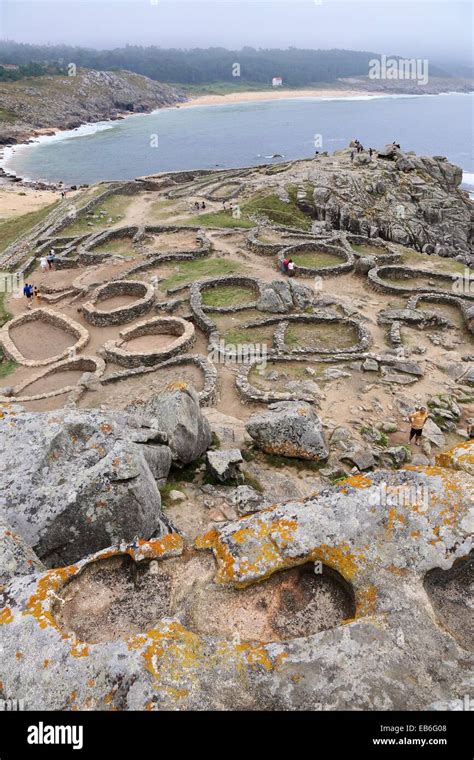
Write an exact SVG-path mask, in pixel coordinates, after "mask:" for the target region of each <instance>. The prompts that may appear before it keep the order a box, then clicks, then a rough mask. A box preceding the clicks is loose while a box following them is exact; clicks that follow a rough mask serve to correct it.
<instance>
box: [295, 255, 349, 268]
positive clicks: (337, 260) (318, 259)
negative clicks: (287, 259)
mask: <svg viewBox="0 0 474 760" xmlns="http://www.w3.org/2000/svg"><path fill="white" fill-rule="evenodd" d="M292 259H293V261H294V262H295V264H296V265H297V266H301V267H309V268H312V269H316V268H317V269H319V268H320V267H335V266H338V264H342V263H343V259H341V257H340V256H336V255H335V254H334V253H324V252H323V251H301V252H300V253H295V254H294V255H293V256H292Z"/></svg>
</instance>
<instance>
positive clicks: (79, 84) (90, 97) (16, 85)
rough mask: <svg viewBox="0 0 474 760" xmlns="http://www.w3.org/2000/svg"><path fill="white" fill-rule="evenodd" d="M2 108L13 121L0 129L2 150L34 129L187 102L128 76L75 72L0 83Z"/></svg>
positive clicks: (150, 82) (68, 125)
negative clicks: (36, 79)
mask: <svg viewBox="0 0 474 760" xmlns="http://www.w3.org/2000/svg"><path fill="white" fill-rule="evenodd" d="M0 100H1V102H2V108H4V109H5V110H8V111H9V112H11V113H13V114H14V115H15V117H16V118H13V119H11V120H7V121H3V122H2V124H1V126H0V145H11V144H14V143H20V142H25V141H26V140H28V139H29V138H30V137H32V136H34V134H35V130H36V129H40V128H41V129H44V128H48V127H50V128H51V129H75V128H76V127H78V126H80V125H81V124H84V123H86V122H96V121H103V120H104V119H115V118H117V117H118V116H119V115H120V114H121V113H124V112H127V113H140V112H147V111H152V110H153V109H155V108H159V107H160V106H170V105H174V104H175V103H180V102H183V101H185V100H186V96H185V94H184V92H182V91H180V90H176V89H175V88H173V87H170V86H169V85H166V84H161V83H160V82H155V81H154V80H152V79H148V77H144V76H140V75H139V74H133V73H132V72H130V71H114V72H112V71H89V70H87V69H78V70H77V71H76V75H75V76H45V77H41V79H39V80H38V83H36V82H32V80H31V79H26V80H20V81H18V82H9V83H7V82H2V83H1V84H0Z"/></svg>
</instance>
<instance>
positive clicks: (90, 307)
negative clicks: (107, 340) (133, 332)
mask: <svg viewBox="0 0 474 760" xmlns="http://www.w3.org/2000/svg"><path fill="white" fill-rule="evenodd" d="M130 296H131V297H132V298H133V300H132V301H130V302H129V303H124V304H123V305H119V306H117V308H112V309H109V310H107V309H99V308H97V304H104V303H105V302H106V301H110V302H111V303H112V304H113V301H112V299H116V298H120V299H124V298H126V297H130ZM154 300H155V291H154V288H153V287H152V286H151V285H148V284H147V283H146V282H141V280H114V281H113V282H109V283H107V284H106V285H102V286H101V287H99V288H97V290H95V291H94V293H93V295H92V298H91V300H90V301H88V302H87V303H85V304H84V306H83V307H82V312H83V314H84V319H85V320H86V321H87V322H89V324H91V325H94V326H95V327H104V326H106V325H121V324H125V323H127V322H132V321H133V320H134V319H136V318H137V317H140V316H142V315H143V314H146V313H147V312H149V311H150V310H151V309H152V307H153V303H154Z"/></svg>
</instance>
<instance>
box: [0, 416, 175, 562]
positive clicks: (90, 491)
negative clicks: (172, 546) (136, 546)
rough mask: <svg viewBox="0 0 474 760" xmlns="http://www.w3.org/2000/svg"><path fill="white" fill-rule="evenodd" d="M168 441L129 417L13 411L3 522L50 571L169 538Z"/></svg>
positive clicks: (4, 434)
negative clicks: (164, 509)
mask: <svg viewBox="0 0 474 760" xmlns="http://www.w3.org/2000/svg"><path fill="white" fill-rule="evenodd" d="M163 440H164V437H163V435H162V434H161V432H160V431H159V430H158V429H156V428H153V427H151V426H149V427H147V428H142V427H140V425H139V423H137V422H136V421H135V420H133V418H131V417H129V416H127V415H124V414H118V413H102V412H99V411H93V410H90V411H73V410H60V411H56V412H51V413H48V412H44V413H40V412H21V411H20V412H14V411H12V410H10V412H9V413H6V414H5V415H4V416H3V417H2V418H1V419H0V458H1V460H2V469H1V473H0V479H1V488H0V516H3V517H4V518H5V519H6V520H7V521H8V522H9V523H10V524H11V526H12V527H13V529H14V530H15V531H16V532H17V533H19V534H20V535H21V536H22V537H23V539H24V540H25V541H26V542H27V544H28V545H29V546H31V547H33V548H34V550H35V552H36V554H37V555H38V556H39V557H40V559H42V560H43V562H44V563H45V564H46V565H48V566H50V567H51V566H57V565H62V564H67V563H70V562H75V561H76V560H78V559H80V558H81V557H84V556H85V555H86V554H89V553H90V552H93V551H98V550H99V549H102V548H103V547H105V546H109V545H111V544H113V543H117V542H120V541H130V540H132V539H133V538H134V537H135V536H140V537H143V538H149V537H150V536H152V535H161V534H164V533H167V531H168V527H167V524H166V522H165V521H164V520H163V517H162V514H161V509H160V505H161V500H160V492H159V490H158V483H160V482H161V483H164V482H165V480H166V477H167V475H168V471H169V468H170V465H171V451H170V449H169V448H168V446H166V445H161V444H162V442H163ZM165 440H166V439H165Z"/></svg>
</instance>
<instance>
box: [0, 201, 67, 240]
mask: <svg viewBox="0 0 474 760" xmlns="http://www.w3.org/2000/svg"><path fill="white" fill-rule="evenodd" d="M58 203H59V201H55V202H54V203H51V204H49V205H48V206H44V208H41V209H38V210H37V211H30V212H29V213H28V214H22V216H14V217H12V218H11V219H7V220H6V221H4V222H0V251H4V250H5V248H7V247H8V246H9V245H10V243H13V242H14V241H15V240H16V239H17V238H19V237H21V236H22V235H25V234H26V233H27V232H29V231H30V230H32V229H33V227H34V226H35V225H36V224H39V223H40V222H42V221H43V220H44V219H46V217H47V216H48V214H50V213H51V211H53V209H54V208H56V206H57V205H58Z"/></svg>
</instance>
